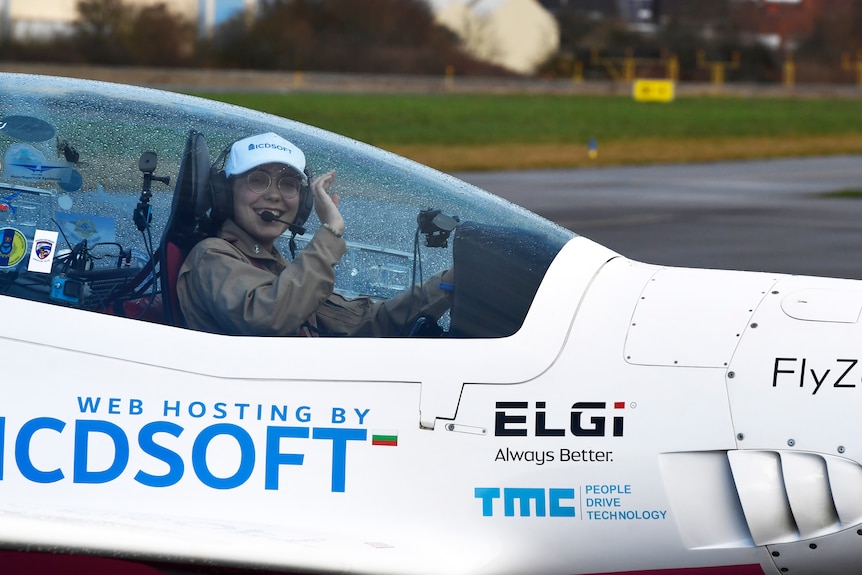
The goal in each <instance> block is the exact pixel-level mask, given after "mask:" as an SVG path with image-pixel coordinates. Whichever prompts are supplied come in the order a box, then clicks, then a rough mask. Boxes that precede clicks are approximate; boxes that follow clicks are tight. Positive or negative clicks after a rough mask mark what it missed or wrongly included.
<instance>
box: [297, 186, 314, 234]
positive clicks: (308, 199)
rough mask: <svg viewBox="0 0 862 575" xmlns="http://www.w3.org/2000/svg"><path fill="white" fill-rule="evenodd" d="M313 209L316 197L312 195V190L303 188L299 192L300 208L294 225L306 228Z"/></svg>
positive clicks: (307, 187) (306, 187)
mask: <svg viewBox="0 0 862 575" xmlns="http://www.w3.org/2000/svg"><path fill="white" fill-rule="evenodd" d="M313 209H314V195H313V194H312V193H311V188H310V187H309V186H302V188H300V190H299V207H298V208H297V210H296V217H295V218H293V223H294V225H297V226H304V225H305V221H306V220H307V219H308V216H310V215H311V210H313Z"/></svg>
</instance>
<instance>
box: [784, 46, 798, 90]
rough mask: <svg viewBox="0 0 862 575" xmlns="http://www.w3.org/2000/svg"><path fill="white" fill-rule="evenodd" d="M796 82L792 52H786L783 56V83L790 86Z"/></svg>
mask: <svg viewBox="0 0 862 575" xmlns="http://www.w3.org/2000/svg"><path fill="white" fill-rule="evenodd" d="M795 84H796V63H795V62H794V61H793V54H787V55H786V56H785V57H784V85H785V86H786V87H788V88H792V87H793V86H794V85H795Z"/></svg>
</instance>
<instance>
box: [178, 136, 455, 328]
mask: <svg viewBox="0 0 862 575" xmlns="http://www.w3.org/2000/svg"><path fill="white" fill-rule="evenodd" d="M212 179H213V181H211V182H210V188H211V189H212V192H213V197H212V200H213V208H212V210H211V215H212V217H213V219H214V220H215V222H216V224H220V226H219V227H218V231H217V232H216V233H215V234H214V236H213V237H209V238H206V239H204V240H202V241H201V242H199V243H198V244H197V245H195V247H194V248H192V250H191V252H190V253H189V255H188V257H187V258H186V259H185V261H184V262H183V265H182V267H181V269H180V273H179V278H178V280H177V298H178V300H179V304H180V309H181V310H182V313H183V316H184V320H185V322H186V324H187V325H188V327H191V328H193V329H198V330H201V331H208V332H214V333H223V334H231V335H267V336H271V335H307V336H317V335H321V336H323V335H326V336H332V335H356V336H398V335H408V333H409V331H410V329H411V326H412V325H413V324H414V322H415V321H416V319H417V318H420V317H430V318H432V319H433V320H436V319H437V318H439V317H440V316H441V315H442V314H443V313H445V311H446V310H447V309H448V308H449V306H450V305H451V294H452V290H453V289H454V288H453V283H452V282H453V273H452V271H451V270H449V271H446V272H441V273H439V274H437V275H435V276H432V277H431V278H429V279H428V280H427V281H426V282H425V283H424V284H422V285H421V286H414V287H413V288H412V289H410V290H407V291H406V292H404V293H402V294H399V295H398V296H396V297H394V298H392V299H389V300H385V301H374V300H372V299H370V298H356V299H351V300H348V299H346V298H344V297H341V296H340V295H337V294H334V293H333V288H334V284H335V273H334V269H333V267H334V266H335V264H336V263H338V261H339V260H340V259H341V257H342V256H343V255H344V253H345V251H346V249H347V246H346V243H345V241H344V239H343V238H342V235H343V233H344V229H345V223H344V218H342V216H341V212H340V211H339V209H338V204H339V197H338V195H337V194H332V195H330V193H329V188H330V186H331V185H332V183H333V182H334V181H335V172H334V171H330V172H328V173H325V174H323V175H321V176H319V177H317V178H315V179H314V180H313V181H311V182H309V177H308V172H307V170H306V162H305V155H304V153H303V152H302V150H300V149H299V148H297V147H296V146H295V145H293V144H292V143H291V142H289V141H287V140H285V139H284V138H282V137H281V136H278V135H277V134H275V133H272V132H270V133H266V134H258V135H255V136H251V137H248V138H244V139H241V140H239V141H237V142H234V144H233V145H232V146H231V147H230V151H229V152H228V153H227V157H226V160H225V163H224V168H223V170H220V171H219V172H218V173H217V174H215V175H214V176H213V177H212ZM312 206H313V208H312ZM312 209H314V210H315V212H316V213H317V217H318V218H319V220H320V222H321V227H320V228H319V229H318V230H317V232H316V233H315V234H314V237H313V238H312V240H311V241H310V242H309V243H308V245H307V246H306V247H305V248H304V249H303V250H302V252H301V253H300V254H299V255H298V256H296V258H295V259H293V260H292V261H288V260H286V259H285V258H284V257H283V256H282V255H281V253H280V252H279V251H278V249H277V247H276V246H275V240H276V239H277V238H279V237H280V236H281V235H282V234H284V233H285V232H286V231H288V230H290V231H291V232H293V233H294V234H295V233H296V231H297V230H298V229H301V228H302V226H303V224H304V223H305V219H306V218H307V217H308V215H309V214H310V212H311V210H312Z"/></svg>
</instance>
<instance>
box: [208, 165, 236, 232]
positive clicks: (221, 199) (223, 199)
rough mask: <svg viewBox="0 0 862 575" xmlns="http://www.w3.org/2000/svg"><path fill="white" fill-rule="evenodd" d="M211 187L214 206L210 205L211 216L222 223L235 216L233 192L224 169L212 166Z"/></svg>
mask: <svg viewBox="0 0 862 575" xmlns="http://www.w3.org/2000/svg"><path fill="white" fill-rule="evenodd" d="M209 189H210V198H211V201H212V206H211V207H210V218H212V220H213V221H214V222H218V223H221V222H223V221H225V220H226V219H228V218H230V217H232V216H233V192H232V191H231V189H230V182H228V179H227V177H226V176H225V175H224V170H220V169H218V168H217V167H216V166H213V167H212V168H210V177H209Z"/></svg>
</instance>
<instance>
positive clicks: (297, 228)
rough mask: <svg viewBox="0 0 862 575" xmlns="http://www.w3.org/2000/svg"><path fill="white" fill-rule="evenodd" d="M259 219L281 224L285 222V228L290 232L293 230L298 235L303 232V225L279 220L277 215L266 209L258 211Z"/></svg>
mask: <svg viewBox="0 0 862 575" xmlns="http://www.w3.org/2000/svg"><path fill="white" fill-rule="evenodd" d="M260 219H262V220H263V221H265V222H279V223H281V224H287V229H289V230H290V231H291V232H293V233H295V234H299V235H303V234H305V228H304V227H302V226H297V225H294V224H292V223H291V222H286V221H284V220H280V219H278V218H277V217H275V214H274V213H272V212H267V211H263V212H261V213H260Z"/></svg>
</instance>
